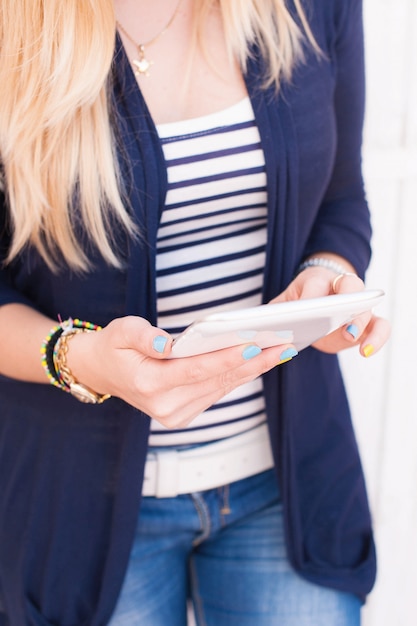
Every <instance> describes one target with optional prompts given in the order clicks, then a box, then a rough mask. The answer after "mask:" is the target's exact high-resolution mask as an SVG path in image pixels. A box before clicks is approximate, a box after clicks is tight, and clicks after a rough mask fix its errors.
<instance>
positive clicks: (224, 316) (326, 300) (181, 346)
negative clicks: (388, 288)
mask: <svg viewBox="0 0 417 626" xmlns="http://www.w3.org/2000/svg"><path fill="white" fill-rule="evenodd" d="M383 297H384V292H383V291H382V290H380V289H365V290H364V291H359V292H355V293H349V294H337V295H332V296H325V297H321V298H311V299H308V300H297V301H293V302H280V303H277V304H263V305H261V306H257V307H252V308H249V309H240V310H239V309H238V310H233V311H223V312H220V313H214V314H211V315H208V316H207V317H204V318H202V319H200V320H197V321H195V322H193V323H192V324H190V326H188V328H186V329H185V330H184V331H183V332H182V333H181V334H180V335H179V336H178V337H177V338H176V339H175V340H174V342H173V346H172V354H171V357H173V358H178V357H186V356H193V355H195V354H203V353H205V352H213V351H215V350H220V349H222V348H228V347H230V346H235V345H239V344H244V343H248V342H250V343H252V342H253V343H256V344H257V345H258V346H259V347H260V348H268V347H271V346H276V345H280V344H283V343H292V344H294V345H295V347H296V348H297V350H299V351H300V350H302V349H303V348H306V347H307V346H309V345H311V344H312V343H314V342H315V341H317V340H318V339H320V338H321V337H324V336H325V335H327V334H329V333H331V332H333V331H334V330H336V329H337V328H339V327H340V326H343V325H345V324H348V323H349V322H350V321H351V320H353V319H354V318H355V317H357V316H358V315H360V314H361V313H365V312H366V311H369V310H371V309H373V307H374V306H376V305H377V304H379V303H380V302H381V300H382V298H383Z"/></svg>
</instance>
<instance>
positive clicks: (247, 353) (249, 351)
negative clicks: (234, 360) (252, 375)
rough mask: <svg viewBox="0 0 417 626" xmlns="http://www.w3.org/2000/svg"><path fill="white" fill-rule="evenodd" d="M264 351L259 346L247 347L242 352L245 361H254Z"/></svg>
mask: <svg viewBox="0 0 417 626" xmlns="http://www.w3.org/2000/svg"><path fill="white" fill-rule="evenodd" d="M261 352H262V350H261V349H260V347H259V346H247V347H246V348H245V349H244V350H243V352H242V356H243V358H244V359H245V361H249V359H253V357H254V356H258V354H261Z"/></svg>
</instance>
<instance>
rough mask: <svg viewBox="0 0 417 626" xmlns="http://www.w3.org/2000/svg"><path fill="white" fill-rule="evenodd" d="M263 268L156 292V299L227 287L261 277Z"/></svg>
mask: <svg viewBox="0 0 417 626" xmlns="http://www.w3.org/2000/svg"><path fill="white" fill-rule="evenodd" d="M263 272H264V268H263V267H260V268H259V269H256V270H252V271H251V272H244V273H243V274H232V275H231V276H222V277H221V278H217V279H216V280H209V281H207V282H206V283H197V284H196V285H186V286H185V287H178V288H177V289H167V290H166V291H158V298H170V297H173V296H180V295H181V294H184V293H191V292H196V291H201V290H202V289H210V288H212V287H217V286H218V285H227V284H228V283H235V282H237V281H241V280H245V279H246V278H252V277H253V276H259V274H262V275H263Z"/></svg>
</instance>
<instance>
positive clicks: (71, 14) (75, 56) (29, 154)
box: [0, 0, 314, 271]
mask: <svg viewBox="0 0 417 626" xmlns="http://www.w3.org/2000/svg"><path fill="white" fill-rule="evenodd" d="M214 1H215V0H214ZM218 3H219V6H220V8H221V11H222V15H223V20H224V28H225V34H226V37H227V41H228V46H229V52H230V54H231V55H234V56H236V57H237V59H238V60H239V62H240V65H241V66H242V69H243V70H245V68H246V63H247V59H248V55H249V50H250V46H251V44H252V43H254V42H257V43H258V45H259V46H260V49H261V52H262V54H263V55H264V57H265V59H266V60H267V74H266V76H265V82H266V84H268V85H270V84H275V85H276V87H277V88H279V84H280V82H281V80H282V79H283V78H284V79H289V78H290V76H291V71H292V69H293V67H294V64H295V63H296V62H297V60H299V59H301V58H302V37H303V35H302V32H301V30H300V28H299V27H298V25H297V24H296V23H295V21H294V20H293V18H292V17H291V15H290V13H289V12H288V10H287V8H286V6H285V0H218ZM212 5H213V0H199V5H198V15H197V17H198V19H197V21H196V24H197V25H196V29H198V23H200V24H201V20H202V19H204V15H206V14H207V11H209V10H210V8H211V7H212ZM295 5H296V8H297V12H298V15H299V19H300V22H301V25H302V28H303V30H304V33H305V34H306V35H307V38H308V39H309V40H310V41H312V42H313V41H314V40H313V38H312V35H311V32H310V30H309V27H308V24H307V21H306V19H305V15H304V13H303V11H302V8H301V5H300V0H295ZM115 30H116V25H115V15H114V7H113V0H79V1H77V2H74V0H59V2H57V1H56V0H38V1H36V2H33V0H2V4H1V17H0V85H3V86H5V85H7V88H3V93H2V97H1V99H0V161H1V165H2V168H3V172H4V176H5V181H6V195H7V202H8V209H9V219H10V225H11V229H12V233H13V237H12V244H11V247H10V250H9V255H8V259H7V260H8V261H11V260H12V259H14V258H16V257H17V256H18V255H19V253H20V252H21V251H22V250H23V249H24V248H25V247H26V246H27V245H33V246H34V247H35V248H36V249H37V250H38V252H39V253H40V254H41V256H42V257H43V259H44V260H45V262H46V263H47V264H48V266H49V267H50V268H51V269H52V270H56V269H58V268H59V266H60V264H61V263H62V261H63V262H65V263H66V264H67V265H68V266H69V267H71V268H73V269H74V270H76V271H84V270H87V269H89V267H90V262H89V259H88V256H87V254H86V252H85V249H84V248H83V246H82V244H80V242H79V241H77V236H76V224H77V219H78V220H81V222H82V223H83V225H84V227H85V230H86V232H87V233H88V234H89V237H90V241H91V242H92V243H93V244H94V245H95V246H96V247H97V249H98V251H99V252H100V254H101V255H102V257H103V258H104V259H105V260H106V261H107V262H108V263H109V264H110V265H113V266H115V267H118V266H120V261H119V256H118V254H117V250H115V249H114V243H113V240H112V234H111V224H113V226H114V222H115V221H116V223H118V224H119V225H120V224H121V225H122V226H123V228H124V229H125V230H126V231H127V233H129V234H130V235H134V234H135V233H136V225H135V224H134V222H133V219H132V217H131V216H130V215H129V211H128V210H127V208H126V207H125V206H124V203H123V200H122V198H121V192H120V181H119V175H118V167H117V161H116V158H115V140H114V137H113V133H112V128H111V123H110V121H109V102H108V94H107V91H108V77H109V74H110V70H111V64H112V58H113V53H114V40H115ZM75 196H76V197H77V202H76V203H75V202H74V198H75Z"/></svg>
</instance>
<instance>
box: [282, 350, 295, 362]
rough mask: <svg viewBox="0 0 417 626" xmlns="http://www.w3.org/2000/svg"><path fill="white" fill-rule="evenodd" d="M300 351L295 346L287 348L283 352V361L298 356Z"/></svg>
mask: <svg viewBox="0 0 417 626" xmlns="http://www.w3.org/2000/svg"><path fill="white" fill-rule="evenodd" d="M297 354H298V352H297V350H296V349H295V348H287V349H286V350H284V352H282V353H281V356H280V359H281V361H286V360H287V359H293V358H294V357H295V356H297Z"/></svg>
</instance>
